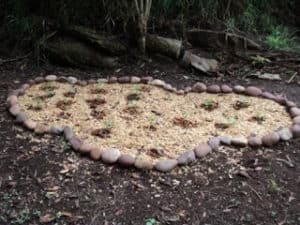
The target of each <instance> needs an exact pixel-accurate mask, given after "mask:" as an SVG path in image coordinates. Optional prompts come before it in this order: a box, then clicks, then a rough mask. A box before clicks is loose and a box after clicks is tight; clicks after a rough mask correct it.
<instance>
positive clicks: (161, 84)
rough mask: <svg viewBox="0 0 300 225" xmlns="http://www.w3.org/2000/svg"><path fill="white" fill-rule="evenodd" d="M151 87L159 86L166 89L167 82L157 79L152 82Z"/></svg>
mask: <svg viewBox="0 0 300 225" xmlns="http://www.w3.org/2000/svg"><path fill="white" fill-rule="evenodd" d="M150 84H151V85H154V86H158V87H164V86H165V82H164V81H163V80H159V79H155V80H153V81H151V82H150Z"/></svg>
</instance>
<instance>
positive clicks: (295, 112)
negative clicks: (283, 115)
mask: <svg viewBox="0 0 300 225" xmlns="http://www.w3.org/2000/svg"><path fill="white" fill-rule="evenodd" d="M290 114H291V116H292V117H297V116H300V109H299V108H297V107H292V108H291V109H290Z"/></svg>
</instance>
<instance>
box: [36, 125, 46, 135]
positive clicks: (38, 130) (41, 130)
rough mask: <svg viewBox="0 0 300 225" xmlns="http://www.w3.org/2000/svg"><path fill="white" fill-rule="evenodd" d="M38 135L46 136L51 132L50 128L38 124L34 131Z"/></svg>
mask: <svg viewBox="0 0 300 225" xmlns="http://www.w3.org/2000/svg"><path fill="white" fill-rule="evenodd" d="M34 132H35V133H36V134H45V133H48V132H49V128H48V127H47V126H45V125H43V124H37V126H36V128H35V129H34Z"/></svg>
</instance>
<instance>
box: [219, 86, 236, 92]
mask: <svg viewBox="0 0 300 225" xmlns="http://www.w3.org/2000/svg"><path fill="white" fill-rule="evenodd" d="M221 90H222V92H223V93H231V92H232V91H233V90H232V88H231V87H230V86H229V85H227V84H223V85H222V86H221Z"/></svg>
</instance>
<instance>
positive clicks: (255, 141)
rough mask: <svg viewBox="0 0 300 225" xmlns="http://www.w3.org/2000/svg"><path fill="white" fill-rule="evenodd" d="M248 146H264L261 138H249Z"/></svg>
mask: <svg viewBox="0 0 300 225" xmlns="http://www.w3.org/2000/svg"><path fill="white" fill-rule="evenodd" d="M248 144H249V146H251V147H259V146H262V140H261V138H259V137H249V138H248Z"/></svg>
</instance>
